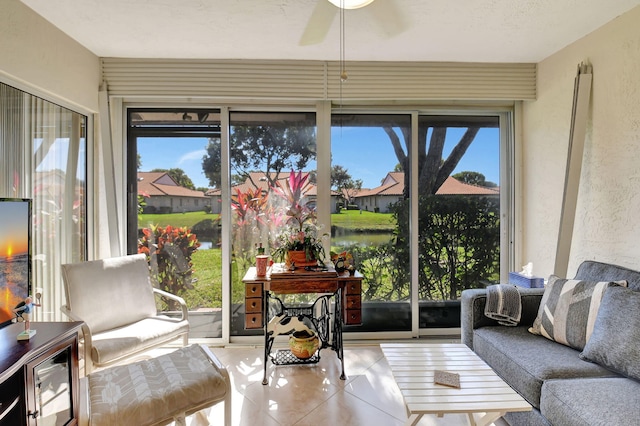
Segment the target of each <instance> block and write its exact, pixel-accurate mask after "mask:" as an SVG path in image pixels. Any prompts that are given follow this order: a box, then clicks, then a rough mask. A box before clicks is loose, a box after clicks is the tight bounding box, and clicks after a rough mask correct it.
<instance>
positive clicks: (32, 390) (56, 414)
mask: <svg viewBox="0 0 640 426" xmlns="http://www.w3.org/2000/svg"><path fill="white" fill-rule="evenodd" d="M81 326H82V322H31V328H32V329H34V330H36V334H35V335H34V336H33V337H31V339H29V340H17V338H16V336H17V335H18V333H20V332H21V331H23V330H24V324H22V323H17V324H11V325H8V326H6V327H4V328H2V329H1V330H0V425H2V426H4V425H11V426H16V425H37V424H54V423H55V424H65V425H75V424H77V422H78V334H79V332H80V329H81V328H80V327H81Z"/></svg>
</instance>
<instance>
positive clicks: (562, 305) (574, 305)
mask: <svg viewBox="0 0 640 426" xmlns="http://www.w3.org/2000/svg"><path fill="white" fill-rule="evenodd" d="M615 285H618V286H623V287H626V286H627V282H626V281H601V282H595V281H582V280H568V279H563V278H558V277H556V276H555V275H551V277H549V281H548V283H547V285H546V287H545V290H544V294H543V296H542V301H541V302H540V308H539V309H538V315H537V317H536V319H535V321H534V322H533V326H532V327H530V328H529V331H530V332H531V333H533V334H539V335H541V336H544V337H546V338H547V339H550V340H554V341H556V342H558V343H561V344H563V345H566V346H570V347H572V348H574V349H578V350H582V349H584V346H585V345H586V344H587V341H588V340H589V337H590V336H591V333H592V332H593V325H594V323H595V321H596V316H597V315H598V309H599V308H600V302H601V301H602V296H603V295H604V292H605V290H606V289H607V288H608V287H611V286H615Z"/></svg>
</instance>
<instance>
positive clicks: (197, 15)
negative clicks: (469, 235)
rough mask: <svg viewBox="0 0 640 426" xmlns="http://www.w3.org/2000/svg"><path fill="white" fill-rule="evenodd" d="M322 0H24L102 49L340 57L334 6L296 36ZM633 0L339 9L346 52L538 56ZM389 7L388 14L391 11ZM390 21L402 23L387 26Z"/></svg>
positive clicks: (411, 56) (397, 1)
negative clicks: (311, 40) (317, 24)
mask: <svg viewBox="0 0 640 426" xmlns="http://www.w3.org/2000/svg"><path fill="white" fill-rule="evenodd" d="M325 1H326V0H53V1H52V0H22V2H23V3H24V4H26V5H27V6H29V7H31V8H32V9H33V10H35V11H36V12H37V13H39V14H40V15H42V16H43V17H44V18H45V19H46V20H48V21H50V22H51V23H53V24H54V25H55V26H57V27H58V28H60V29H61V30H62V31H64V32H65V33H67V34H68V35H69V36H71V37H72V38H74V39H75V40H77V41H78V42H79V43H80V44H82V45H83V46H85V47H86V48H88V49H89V50H91V51H92V52H93V53H95V54H96V55H98V56H100V57H131V58H202V59H310V60H339V59H340V37H339V34H340V24H339V23H340V20H339V13H335V12H336V11H337V9H336V10H335V11H334V14H333V21H332V23H331V27H330V31H329V34H328V35H327V37H326V38H325V40H324V41H323V42H321V43H318V44H312V45H300V39H301V37H302V34H303V33H304V31H305V28H306V26H307V23H308V21H309V19H310V17H311V15H312V13H313V11H314V8H315V7H316V3H317V2H325ZM638 5H640V0H376V1H375V2H374V3H373V4H372V5H370V6H367V7H365V8H363V9H358V10H350V11H346V12H345V57H346V60H347V61H349V60H364V61H463V62H539V61H540V60H542V59H544V58H546V57H548V56H549V55H551V54H553V53H554V52H557V51H558V50H560V49H562V48H563V47H565V46H567V45H569V44H571V43H572V42H574V41H576V40H578V39H580V38H581V37H583V36H585V35H586V34H588V33H590V32H592V31H593V30H595V29H597V28H598V27H600V26H602V25H603V24H605V23H607V22H609V21H611V20H612V19H615V18H616V17H617V16H619V15H621V14H623V13H624V12H626V11H628V10H630V9H632V8H633V7H635V6H638ZM331 7H333V6H331ZM394 7H395V10H396V12H397V14H396V15H394V14H393V13H390V12H392V11H393V8H394ZM380 13H382V15H383V16H382V17H380ZM397 23H400V24H401V25H400V27H398V26H395V27H394V25H395V24H397ZM390 28H391V30H392V31H393V29H394V28H395V29H398V28H402V31H401V32H400V33H397V34H393V35H389V34H388V32H389V30H390Z"/></svg>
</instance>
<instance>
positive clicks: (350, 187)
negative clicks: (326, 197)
mask: <svg viewBox="0 0 640 426" xmlns="http://www.w3.org/2000/svg"><path fill="white" fill-rule="evenodd" d="M331 188H334V189H335V190H336V191H338V192H340V194H341V195H342V196H343V197H344V198H345V199H346V201H347V203H349V202H351V199H352V198H353V196H354V195H355V194H356V192H357V191H359V190H360V189H362V179H356V180H353V178H352V177H351V175H350V174H349V171H348V170H347V169H345V168H344V167H342V166H340V165H337V164H336V165H335V166H333V167H332V168H331Z"/></svg>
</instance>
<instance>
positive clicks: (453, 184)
mask: <svg viewBox="0 0 640 426" xmlns="http://www.w3.org/2000/svg"><path fill="white" fill-rule="evenodd" d="M403 193H404V172H389V173H387V176H386V177H385V178H384V180H383V181H382V184H381V185H380V186H378V187H376V188H373V189H361V190H360V191H358V192H357V193H356V194H355V196H354V197H353V198H354V202H355V204H357V205H358V206H359V207H360V208H361V209H362V210H367V211H373V212H380V213H388V212H389V206H390V205H391V204H393V203H396V202H398V201H400V199H402V196H403V195H402V194H403ZM436 195H485V196H499V195H500V190H499V188H497V187H495V188H488V187H483V186H477V185H469V184H467V183H464V182H461V181H459V180H458V179H456V178H454V177H452V176H449V177H448V178H447V180H445V181H444V183H443V184H442V186H440V188H438V190H437V191H436Z"/></svg>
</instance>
